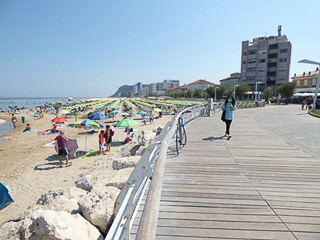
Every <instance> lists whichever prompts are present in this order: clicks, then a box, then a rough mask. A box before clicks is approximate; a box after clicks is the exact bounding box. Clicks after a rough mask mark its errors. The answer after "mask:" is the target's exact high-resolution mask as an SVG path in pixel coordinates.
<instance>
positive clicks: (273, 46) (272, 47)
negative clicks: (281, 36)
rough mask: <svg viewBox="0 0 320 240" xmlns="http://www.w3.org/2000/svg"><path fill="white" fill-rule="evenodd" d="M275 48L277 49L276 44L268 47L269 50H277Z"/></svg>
mask: <svg viewBox="0 0 320 240" xmlns="http://www.w3.org/2000/svg"><path fill="white" fill-rule="evenodd" d="M277 48H278V43H276V44H270V45H269V49H277Z"/></svg>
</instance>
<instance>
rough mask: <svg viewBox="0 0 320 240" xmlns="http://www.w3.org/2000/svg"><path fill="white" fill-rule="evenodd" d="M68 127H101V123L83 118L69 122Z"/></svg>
mask: <svg viewBox="0 0 320 240" xmlns="http://www.w3.org/2000/svg"><path fill="white" fill-rule="evenodd" d="M69 126H70V127H84V128H91V127H93V128H100V127H103V125H102V124H100V123H97V122H94V121H91V120H88V119H87V120H83V121H78V122H73V123H70V124H69Z"/></svg>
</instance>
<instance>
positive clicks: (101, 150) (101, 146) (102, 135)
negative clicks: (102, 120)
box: [99, 130, 105, 155]
mask: <svg viewBox="0 0 320 240" xmlns="http://www.w3.org/2000/svg"><path fill="white" fill-rule="evenodd" d="M99 151H100V154H103V155H104V154H105V153H104V131H103V130H101V131H100V134H99Z"/></svg>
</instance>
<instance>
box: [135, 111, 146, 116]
mask: <svg viewBox="0 0 320 240" xmlns="http://www.w3.org/2000/svg"><path fill="white" fill-rule="evenodd" d="M137 114H141V115H147V113H146V112H145V111H139V112H137Z"/></svg>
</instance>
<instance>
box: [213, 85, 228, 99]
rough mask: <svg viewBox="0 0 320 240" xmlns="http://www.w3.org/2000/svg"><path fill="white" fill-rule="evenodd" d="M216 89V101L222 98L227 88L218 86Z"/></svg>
mask: <svg viewBox="0 0 320 240" xmlns="http://www.w3.org/2000/svg"><path fill="white" fill-rule="evenodd" d="M215 88H217V90H216V91H217V99H221V98H223V97H224V95H225V93H226V91H227V88H226V87H225V86H222V85H220V86H219V87H215Z"/></svg>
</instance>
